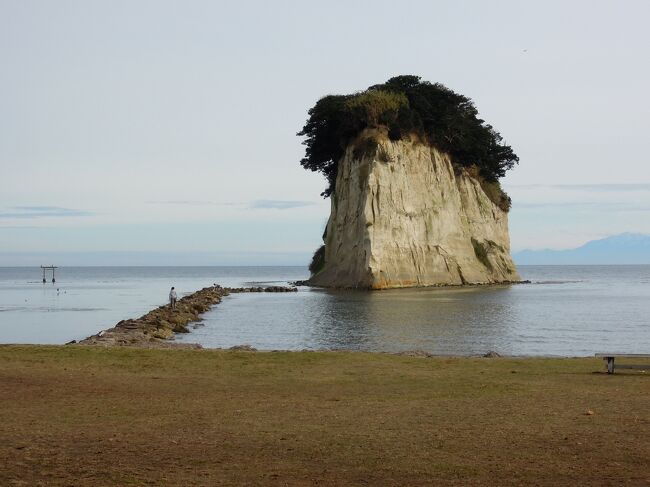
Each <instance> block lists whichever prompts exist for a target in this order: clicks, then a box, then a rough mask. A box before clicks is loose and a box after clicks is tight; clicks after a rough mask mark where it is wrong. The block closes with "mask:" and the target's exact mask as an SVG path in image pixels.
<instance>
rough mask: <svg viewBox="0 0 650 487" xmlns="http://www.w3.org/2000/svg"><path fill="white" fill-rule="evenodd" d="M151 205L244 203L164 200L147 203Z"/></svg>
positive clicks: (230, 204)
mask: <svg viewBox="0 0 650 487" xmlns="http://www.w3.org/2000/svg"><path fill="white" fill-rule="evenodd" d="M145 203H147V204H150V205H179V206H236V205H240V204H242V203H230V202H225V203H219V202H217V201H204V200H163V201H146V202H145Z"/></svg>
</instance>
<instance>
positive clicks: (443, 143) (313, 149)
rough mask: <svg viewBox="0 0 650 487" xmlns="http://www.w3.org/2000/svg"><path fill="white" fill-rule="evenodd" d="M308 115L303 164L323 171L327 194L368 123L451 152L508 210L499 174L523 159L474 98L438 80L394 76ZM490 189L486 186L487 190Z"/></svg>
mask: <svg viewBox="0 0 650 487" xmlns="http://www.w3.org/2000/svg"><path fill="white" fill-rule="evenodd" d="M308 113H309V118H308V120H307V122H306V123H305V126H304V127H303V128H302V130H301V131H300V132H298V135H299V136H304V137H306V139H305V140H304V141H303V144H304V145H305V146H306V149H305V157H304V158H303V159H302V160H301V161H300V165H301V166H302V167H304V168H305V169H309V170H311V171H317V172H321V173H323V174H324V175H325V177H326V178H327V181H328V186H327V188H326V189H325V191H323V193H321V195H322V196H324V197H328V196H330V195H331V194H332V193H333V192H334V190H335V184H336V174H337V170H338V162H339V160H340V159H341V157H342V156H343V154H344V152H345V149H346V147H347V146H348V144H349V143H350V142H351V141H352V140H353V139H354V138H355V137H356V136H357V135H359V134H360V133H361V132H362V131H363V130H364V129H366V128H381V127H385V128H386V129H388V136H389V137H390V139H391V140H399V139H401V138H402V137H403V136H407V135H409V134H416V135H418V136H419V137H420V138H422V139H423V140H426V141H427V142H428V143H429V144H431V145H432V146H433V147H436V148H437V149H438V150H440V151H442V152H446V153H447V154H449V155H450V156H451V160H452V163H453V164H454V166H455V167H457V168H467V169H471V170H472V171H473V172H475V173H477V175H478V176H480V179H481V180H482V183H484V189H488V190H490V189H491V192H492V193H493V195H492V196H491V198H492V199H493V201H494V194H496V195H498V196H497V198H496V199H497V201H495V202H496V203H497V204H499V206H501V207H502V208H503V209H504V210H506V211H507V209H508V208H509V206H510V198H508V197H507V195H505V194H504V193H503V192H502V191H501V189H500V187H499V185H498V180H499V178H501V177H503V176H504V175H505V173H506V171H507V170H509V169H511V168H512V167H513V166H514V165H515V164H517V163H518V162H519V157H517V155H516V154H515V153H514V152H513V150H512V148H511V147H510V146H509V145H506V144H504V143H503V142H502V141H503V138H502V137H501V135H500V134H499V133H498V132H497V131H496V130H494V128H492V126H491V125H489V124H486V123H485V121H484V120H482V119H480V118H478V110H477V109H476V107H475V106H474V103H473V102H472V100H471V99H470V98H467V97H465V96H463V95H459V94H458V93H455V92H454V91H452V90H450V89H449V88H447V87H445V86H443V85H442V84H440V83H430V82H428V81H422V79H421V78H420V77H419V76H411V75H405V76H396V77H394V78H391V79H389V80H388V81H387V82H386V83H384V84H379V85H373V86H371V87H369V88H368V89H367V90H365V91H362V92H359V93H354V94H352V95H328V96H325V97H323V98H321V99H320V100H318V101H317V102H316V104H315V105H314V106H313V107H312V108H311V109H310V110H309V112H308ZM486 192H487V191H486Z"/></svg>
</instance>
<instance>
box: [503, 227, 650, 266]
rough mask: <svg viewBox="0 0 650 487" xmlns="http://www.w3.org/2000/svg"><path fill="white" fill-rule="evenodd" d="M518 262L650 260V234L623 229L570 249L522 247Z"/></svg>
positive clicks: (644, 261)
mask: <svg viewBox="0 0 650 487" xmlns="http://www.w3.org/2000/svg"><path fill="white" fill-rule="evenodd" d="M512 256H513V258H514V260H515V262H516V263H517V264H521V265H536V264H537V265H543V264H564V265H571V264H576V265H578V264H603V265H605V264H650V235H643V234H639V233H621V234H620V235H613V236H611V237H607V238H603V239H600V240H592V241H591V242H587V243H586V244H584V245H583V246H582V247H578V248H576V249H569V250H522V251H520V252H515V253H513V255H512Z"/></svg>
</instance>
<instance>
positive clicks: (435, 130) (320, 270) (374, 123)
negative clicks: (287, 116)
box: [299, 76, 520, 289]
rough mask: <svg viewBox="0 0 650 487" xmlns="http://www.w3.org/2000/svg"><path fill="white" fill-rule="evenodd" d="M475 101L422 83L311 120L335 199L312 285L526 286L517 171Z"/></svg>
mask: <svg viewBox="0 0 650 487" xmlns="http://www.w3.org/2000/svg"><path fill="white" fill-rule="evenodd" d="M477 114H478V112H477V111H476V108H475V107H474V105H473V103H472V102H471V100H469V99H468V98H466V97H464V96H462V95H458V94H457V93H454V92H453V91H451V90H449V89H447V88H445V87H444V86H442V85H439V84H431V83H428V82H425V81H422V80H421V79H420V78H419V77H416V76H399V77H396V78H392V79H390V80H389V81H387V82H386V83H385V84H383V85H375V86H372V87H370V88H368V90H366V91H364V92H361V93H357V94H353V95H330V96H327V97H325V98H322V99H321V100H319V101H318V102H317V104H316V105H315V106H314V107H313V108H312V109H311V110H310V112H309V115H310V118H309V120H308V121H307V123H306V125H305V127H304V128H303V130H302V131H301V132H300V133H299V135H302V136H306V140H305V142H304V144H305V145H306V146H307V149H306V156H305V158H304V159H303V160H302V162H301V164H302V165H303V167H305V168H306V169H310V170H313V171H318V172H321V173H323V174H324V175H325V176H326V178H327V180H328V183H329V186H328V188H327V189H326V190H325V191H324V192H323V196H325V197H330V199H331V214H330V217H329V221H328V223H327V227H326V229H325V233H324V235H323V240H324V245H323V246H322V247H321V248H320V249H318V250H317V251H316V253H315V254H314V258H313V261H312V263H311V266H310V270H311V273H312V275H311V278H310V279H309V281H307V282H308V284H310V285H315V286H324V287H342V288H364V289H387V288H399V287H413V286H440V285H463V284H490V283H508V282H515V281H519V280H520V278H519V275H518V274H517V270H516V268H515V265H514V263H513V261H512V258H511V256H510V238H509V234H508V210H509V209H510V204H511V202H510V198H509V197H508V196H507V195H506V194H505V193H504V192H503V190H502V189H501V186H500V184H499V178H500V177H502V176H503V175H504V174H505V172H506V171H507V170H508V169H510V168H512V167H513V166H514V164H516V163H517V162H518V157H517V156H516V155H515V154H514V152H513V151H512V149H511V148H510V147H509V146H507V145H504V144H503V143H502V139H501V136H500V135H499V134H498V133H497V132H496V131H495V130H494V129H493V128H492V127H491V126H490V125H487V124H485V122H484V121H483V120H481V119H479V118H478V117H477Z"/></svg>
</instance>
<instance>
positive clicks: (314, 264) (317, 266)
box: [309, 245, 325, 276]
mask: <svg viewBox="0 0 650 487" xmlns="http://www.w3.org/2000/svg"><path fill="white" fill-rule="evenodd" d="M323 267H325V246H324V245H321V246H320V247H319V248H318V250H316V252H314V256H313V257H312V258H311V263H310V264H309V272H311V275H312V276H313V275H315V274H318V273H319V272H320V271H322V270H323Z"/></svg>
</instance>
